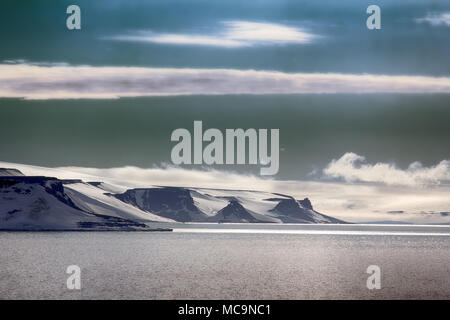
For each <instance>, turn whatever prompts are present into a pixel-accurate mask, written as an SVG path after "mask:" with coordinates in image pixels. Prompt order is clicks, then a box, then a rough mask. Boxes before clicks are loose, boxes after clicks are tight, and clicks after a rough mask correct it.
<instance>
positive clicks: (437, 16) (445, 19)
mask: <svg viewBox="0 0 450 320" xmlns="http://www.w3.org/2000/svg"><path fill="white" fill-rule="evenodd" d="M416 21H417V22H420V23H423V22H425V23H429V24H431V25H433V26H440V25H446V26H449V27H450V13H447V12H445V13H429V14H428V15H427V16H426V17H425V18H420V19H416Z"/></svg>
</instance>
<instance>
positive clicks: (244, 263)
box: [0, 226, 450, 299]
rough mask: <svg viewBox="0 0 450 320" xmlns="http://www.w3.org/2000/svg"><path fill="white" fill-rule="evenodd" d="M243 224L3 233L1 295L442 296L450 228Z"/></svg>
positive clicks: (449, 270) (447, 294)
mask: <svg viewBox="0 0 450 320" xmlns="http://www.w3.org/2000/svg"><path fill="white" fill-rule="evenodd" d="M243 228H245V229H249V228H248V227H245V226H236V228H234V229H231V228H230V227H226V229H227V230H234V231H225V232H223V230H222V231H221V230H220V229H216V230H211V232H205V228H204V226H203V227H201V228H194V229H191V230H188V229H176V230H175V231H176V232H173V233H144V232H134V233H128V232H92V233H91V232H83V233H78V232H68V233H63V232H52V233H39V232H36V233H28V232H24V233H20V232H19V233H13V232H1V233H0V243H1V244H2V249H1V250H0V298H1V299H58V298H64V299H323V298H326V299H340V298H343V299H352V298H362V299H371V298H377V299H387V298H389V299H411V298H430V299H442V298H445V299H449V298H450V254H449V253H450V241H449V240H450V237H449V236H448V235H445V234H448V231H447V229H448V228H445V227H442V228H439V227H437V228H436V227H434V228H429V227H416V228H418V230H413V231H415V232H413V233H409V234H404V233H403V232H404V231H405V230H407V232H412V231H411V230H412V229H414V227H401V226H397V227H388V229H392V228H397V229H398V230H397V231H399V232H400V233H398V232H394V231H392V230H389V231H388V232H385V233H384V234H383V235H381V231H380V230H381V229H383V227H373V229H374V230H375V232H373V233H371V232H370V230H367V229H370V228H371V227H368V226H366V227H361V228H360V231H361V232H360V233H359V234H355V233H354V231H355V228H356V229H357V227H355V226H352V227H351V228H350V229H351V230H349V227H348V226H342V227H332V228H331V229H330V227H329V226H323V227H320V226H314V228H313V230H312V231H314V230H316V231H317V230H319V231H320V230H321V231H322V233H318V234H313V233H311V232H309V231H311V227H309V229H308V227H304V226H297V227H292V226H291V227H288V230H297V231H298V232H297V233H286V232H283V230H286V229H283V228H281V231H280V230H278V231H276V229H270V228H269V229H267V228H265V229H264V230H263V231H262V232H257V230H258V229H257V228H256V229H255V228H254V227H250V229H252V230H253V231H251V232H247V231H245V229H243ZM346 228H347V229H346ZM199 229H203V231H202V230H199ZM239 229H240V231H236V230H239ZM384 229H385V228H384ZM268 230H269V231H270V230H272V231H273V230H275V231H276V232H269V231H268ZM305 230H306V231H305ZM308 230H309V231H308ZM327 230H328V231H333V232H334V233H333V232H329V233H328V234H327ZM339 230H340V231H341V233H336V231H339ZM346 230H348V231H346ZM408 230H409V231H408ZM427 230H428V231H427ZM307 231H308V232H309V233H308V232H307ZM416 231H417V232H416ZM291 232H292V231H291ZM302 232H304V233H303V234H302ZM346 232H348V234H345V233H346ZM352 232H353V233H352ZM383 232H384V231H383ZM69 265H78V266H80V268H81V286H82V288H81V290H68V289H67V287H66V280H67V277H68V276H69V275H68V274H66V268H67V266H69ZM369 265H378V266H379V267H380V268H381V289H380V290H368V289H367V287H366V280H367V277H368V276H369V275H368V274H367V273H366V269H367V267H368V266H369Z"/></svg>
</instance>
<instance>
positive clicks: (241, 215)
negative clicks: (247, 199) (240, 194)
mask: <svg viewBox="0 0 450 320" xmlns="http://www.w3.org/2000/svg"><path fill="white" fill-rule="evenodd" d="M211 220H214V221H217V222H253V223H256V222H260V221H259V220H257V219H255V218H254V217H253V216H252V215H251V214H250V213H249V212H248V211H247V209H245V208H244V207H243V206H242V205H241V204H240V203H239V202H238V201H237V200H231V201H230V203H229V204H228V205H227V206H226V207H225V208H223V209H221V210H219V211H218V212H217V214H216V215H215V216H214V217H213V218H212V219H211Z"/></svg>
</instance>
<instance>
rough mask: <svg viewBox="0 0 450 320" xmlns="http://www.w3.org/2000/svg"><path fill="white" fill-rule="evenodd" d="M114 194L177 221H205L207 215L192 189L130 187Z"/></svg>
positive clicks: (136, 205)
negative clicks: (193, 195)
mask: <svg viewBox="0 0 450 320" xmlns="http://www.w3.org/2000/svg"><path fill="white" fill-rule="evenodd" d="M114 196H115V197H116V198H118V199H119V200H122V201H123V202H126V203H129V204H131V205H133V206H135V207H138V208H139V209H141V210H144V211H148V212H152V213H154V214H157V215H159V216H161V217H165V218H169V219H173V220H175V221H180V222H189V221H204V220H205V218H206V217H207V216H206V215H205V214H204V213H203V212H201V211H200V210H199V209H198V208H197V207H196V206H195V204H194V199H193V198H192V196H191V194H190V191H189V190H188V189H185V188H177V187H164V188H144V189H130V190H127V191H126V192H124V193H121V194H116V195H114Z"/></svg>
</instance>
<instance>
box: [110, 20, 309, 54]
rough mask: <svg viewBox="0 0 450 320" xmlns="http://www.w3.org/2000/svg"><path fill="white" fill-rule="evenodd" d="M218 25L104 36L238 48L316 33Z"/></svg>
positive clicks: (272, 26) (302, 38)
mask: <svg viewBox="0 0 450 320" xmlns="http://www.w3.org/2000/svg"><path fill="white" fill-rule="evenodd" d="M222 25H223V26H224V28H223V30H221V32H219V33H217V34H209V35H205V34H176V33H157V32H152V31H140V32H137V33H136V34H133V35H118V36H113V37H106V38H104V39H109V40H119V41H137V42H151V43H160V44H172V45H197V46H216V47H228V48H238V47H248V46H257V45H274V44H302V43H308V42H310V41H311V40H312V39H313V38H315V37H316V36H315V35H313V34H310V33H308V32H306V31H304V30H303V29H299V28H294V27H289V26H285V25H281V24H275V23H262V22H249V21H224V22H222Z"/></svg>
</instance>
